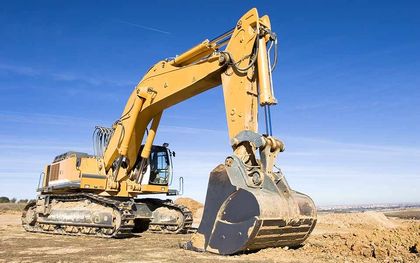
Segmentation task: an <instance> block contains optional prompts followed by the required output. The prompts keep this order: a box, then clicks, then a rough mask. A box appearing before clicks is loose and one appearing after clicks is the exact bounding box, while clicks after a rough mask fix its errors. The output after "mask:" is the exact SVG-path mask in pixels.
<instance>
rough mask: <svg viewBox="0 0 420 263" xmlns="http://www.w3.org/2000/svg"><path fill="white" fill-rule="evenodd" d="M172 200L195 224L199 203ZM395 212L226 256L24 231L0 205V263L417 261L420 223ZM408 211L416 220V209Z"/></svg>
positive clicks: (322, 223)
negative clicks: (296, 243) (294, 244)
mask: <svg viewBox="0 0 420 263" xmlns="http://www.w3.org/2000/svg"><path fill="white" fill-rule="evenodd" d="M177 202H178V203H181V204H184V205H187V206H190V207H191V210H192V211H193V212H194V213H195V218H196V220H199V215H200V213H202V206H201V204H200V203H198V202H195V201H194V200H191V199H184V200H182V199H181V200H178V201H177ZM17 209H19V208H17ZM17 209H15V210H17ZM395 213H397V212H396V211H394V214H393V217H387V216H385V215H384V214H383V213H381V212H361V213H341V214H334V213H322V214H320V215H319V216H318V224H317V226H316V228H315V230H314V232H313V233H312V235H311V236H310V238H309V239H308V240H307V241H306V242H305V245H304V246H302V247H300V248H298V249H289V248H287V247H286V248H268V249H264V250H260V251H258V252H254V253H247V254H242V255H235V256H228V257H225V256H218V255H214V254H210V253H197V252H192V251H185V250H183V249H180V248H179V244H180V243H183V242H186V241H187V240H189V238H190V235H161V234H151V233H142V234H141V235H138V236H135V237H133V238H127V239H100V238H88V237H67V236H58V235H53V236H50V235H45V234H33V233H26V232H25V231H24V230H23V229H22V228H21V227H20V212H18V211H13V209H11V208H10V207H8V208H7V210H6V209H2V206H0V262H80V261H82V262H101V263H102V262H236V261H238V262H420V254H419V250H420V221H419V220H413V219H399V218H398V217H395ZM409 213H410V215H413V214H414V215H416V216H418V215H420V210H410V211H409ZM402 214H403V215H405V214H407V212H406V211H402ZM397 215H398V213H397ZM414 218H416V217H414Z"/></svg>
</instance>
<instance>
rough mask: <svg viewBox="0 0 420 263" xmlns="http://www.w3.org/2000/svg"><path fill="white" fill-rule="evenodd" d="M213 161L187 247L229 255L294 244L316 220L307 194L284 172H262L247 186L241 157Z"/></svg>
mask: <svg viewBox="0 0 420 263" xmlns="http://www.w3.org/2000/svg"><path fill="white" fill-rule="evenodd" d="M233 159H234V161H233V162H231V163H229V165H219V166H218V167H216V168H215V169H214V170H213V171H212V172H211V174H210V179H209V184H208V189H207V196H206V201H205V206H204V211H203V218H202V221H201V224H200V226H199V228H198V231H197V232H196V233H195V234H194V235H193V236H192V238H191V240H190V241H189V242H187V243H186V244H185V247H186V248H187V249H191V250H194V251H209V252H212V253H217V254H222V255H231V254H237V253H240V252H245V251H253V250H258V249H263V248H267V247H283V246H288V247H298V246H300V245H301V244H302V243H303V241H305V239H306V238H308V236H309V234H310V233H311V231H312V230H313V228H314V227H315V224H316V210H315V205H314V203H313V201H312V199H311V198H309V197H308V196H307V195H304V194H302V193H299V192H296V191H293V190H291V189H290V188H289V186H288V185H287V182H286V181H285V179H284V177H281V178H280V179H279V180H277V182H275V181H273V180H272V179H271V177H269V176H268V175H264V180H263V183H262V185H261V186H260V187H250V186H248V185H247V184H246V183H245V180H244V179H245V178H243V174H244V173H243V172H241V169H242V168H241V165H242V164H241V161H240V160H239V159H238V158H236V157H234V158H233Z"/></svg>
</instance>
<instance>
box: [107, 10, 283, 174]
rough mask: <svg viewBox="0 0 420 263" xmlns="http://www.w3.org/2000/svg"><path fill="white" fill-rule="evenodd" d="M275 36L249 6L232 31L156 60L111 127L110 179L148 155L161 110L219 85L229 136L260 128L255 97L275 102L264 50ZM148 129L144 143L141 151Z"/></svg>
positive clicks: (109, 149)
mask: <svg viewBox="0 0 420 263" xmlns="http://www.w3.org/2000/svg"><path fill="white" fill-rule="evenodd" d="M273 36H274V34H272V33H271V28H270V21H269V19H268V17H267V16H265V17H262V18H260V17H259V16H258V13H257V10H256V9H252V10H250V11H249V12H247V13H246V14H245V15H244V16H243V17H242V18H241V19H240V20H239V21H238V23H237V25H236V27H235V28H234V29H233V30H231V31H229V32H227V33H225V34H223V35H221V36H220V37H218V38H216V39H214V40H212V41H209V40H205V41H203V42H202V43H200V44H199V45H197V46H195V47H193V48H192V49H190V50H188V51H187V52H185V53H183V54H181V55H180V56H177V57H176V58H174V59H172V60H164V61H160V62H158V63H157V64H155V65H154V66H153V67H152V68H151V69H150V70H149V71H148V72H147V73H146V75H145V76H144V77H143V79H142V80H141V81H140V83H139V84H138V85H137V86H136V88H135V89H134V91H133V92H132V94H131V96H130V98H129V99H128V102H127V105H126V106H125V109H124V111H123V113H122V116H121V117H120V119H119V120H117V122H116V123H115V125H114V128H115V132H114V134H113V136H112V138H111V140H110V142H109V145H108V147H107V149H106V151H105V154H104V163H105V168H106V170H107V171H108V170H109V169H111V168H113V176H114V179H115V180H116V181H121V180H124V179H125V178H126V176H128V173H129V172H130V171H132V170H133V169H134V165H135V163H136V160H138V156H139V155H140V156H141V157H142V158H143V159H147V158H148V157H149V154H150V148H151V146H152V144H153V140H154V137H155V135H156V132H157V128H158V126H159V122H160V119H161V116H162V114H163V111H164V110H165V109H167V108H169V107H171V106H173V105H175V104H177V103H179V102H182V101H184V100H187V99H189V98H191V97H193V96H195V95H197V94H199V93H201V92H204V91H206V90H209V89H211V88H214V87H217V86H219V85H220V84H222V86H223V94H224V99H225V108H226V118H227V123H228V130H229V138H230V139H232V138H234V137H235V136H236V135H237V134H239V133H240V132H241V131H243V130H248V131H253V132H258V120H257V118H258V98H259V100H260V101H259V104H260V105H272V104H275V102H276V100H275V98H274V95H273V92H272V88H271V81H270V72H269V63H268V55H267V50H266V43H267V42H268V41H269V40H270V39H272V38H273ZM226 44H227V45H226ZM225 45H226V48H225V49H224V50H221V49H222V48H223V47H224V46H225ZM257 83H259V84H260V85H259V89H258V88H257ZM150 123H151V125H150ZM149 125H150V129H147V127H148V126H149ZM147 130H148V135H146V140H145V145H144V147H143V148H142V151H141V152H139V149H140V146H141V144H142V142H143V139H144V136H145V133H146V131H147ZM120 170H122V171H120Z"/></svg>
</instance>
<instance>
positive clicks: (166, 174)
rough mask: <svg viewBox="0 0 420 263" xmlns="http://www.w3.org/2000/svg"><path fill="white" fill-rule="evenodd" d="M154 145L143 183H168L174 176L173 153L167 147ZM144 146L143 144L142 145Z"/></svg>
mask: <svg viewBox="0 0 420 263" xmlns="http://www.w3.org/2000/svg"><path fill="white" fill-rule="evenodd" d="M167 146H168V145H167V144H164V145H163V146H158V145H153V146H152V149H151V152H150V156H149V159H148V161H147V166H146V169H145V170H143V171H144V174H143V179H142V181H141V184H152V185H168V184H169V183H170V180H171V178H172V155H173V153H172V152H171V150H169V148H168V147H167ZM142 148H143V146H142Z"/></svg>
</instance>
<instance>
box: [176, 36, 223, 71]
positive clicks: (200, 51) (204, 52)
mask: <svg viewBox="0 0 420 263" xmlns="http://www.w3.org/2000/svg"><path fill="white" fill-rule="evenodd" d="M214 51H215V43H211V42H210V41H209V40H205V41H203V42H202V43H200V44H198V45H197V46H195V47H193V48H191V49H190V50H188V51H186V52H184V53H182V54H181V55H179V56H177V57H176V58H175V59H174V60H173V65H174V66H185V65H188V64H191V63H193V62H195V61H197V60H199V59H200V58H203V57H205V56H208V55H210V54H211V53H213V52H214Z"/></svg>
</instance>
